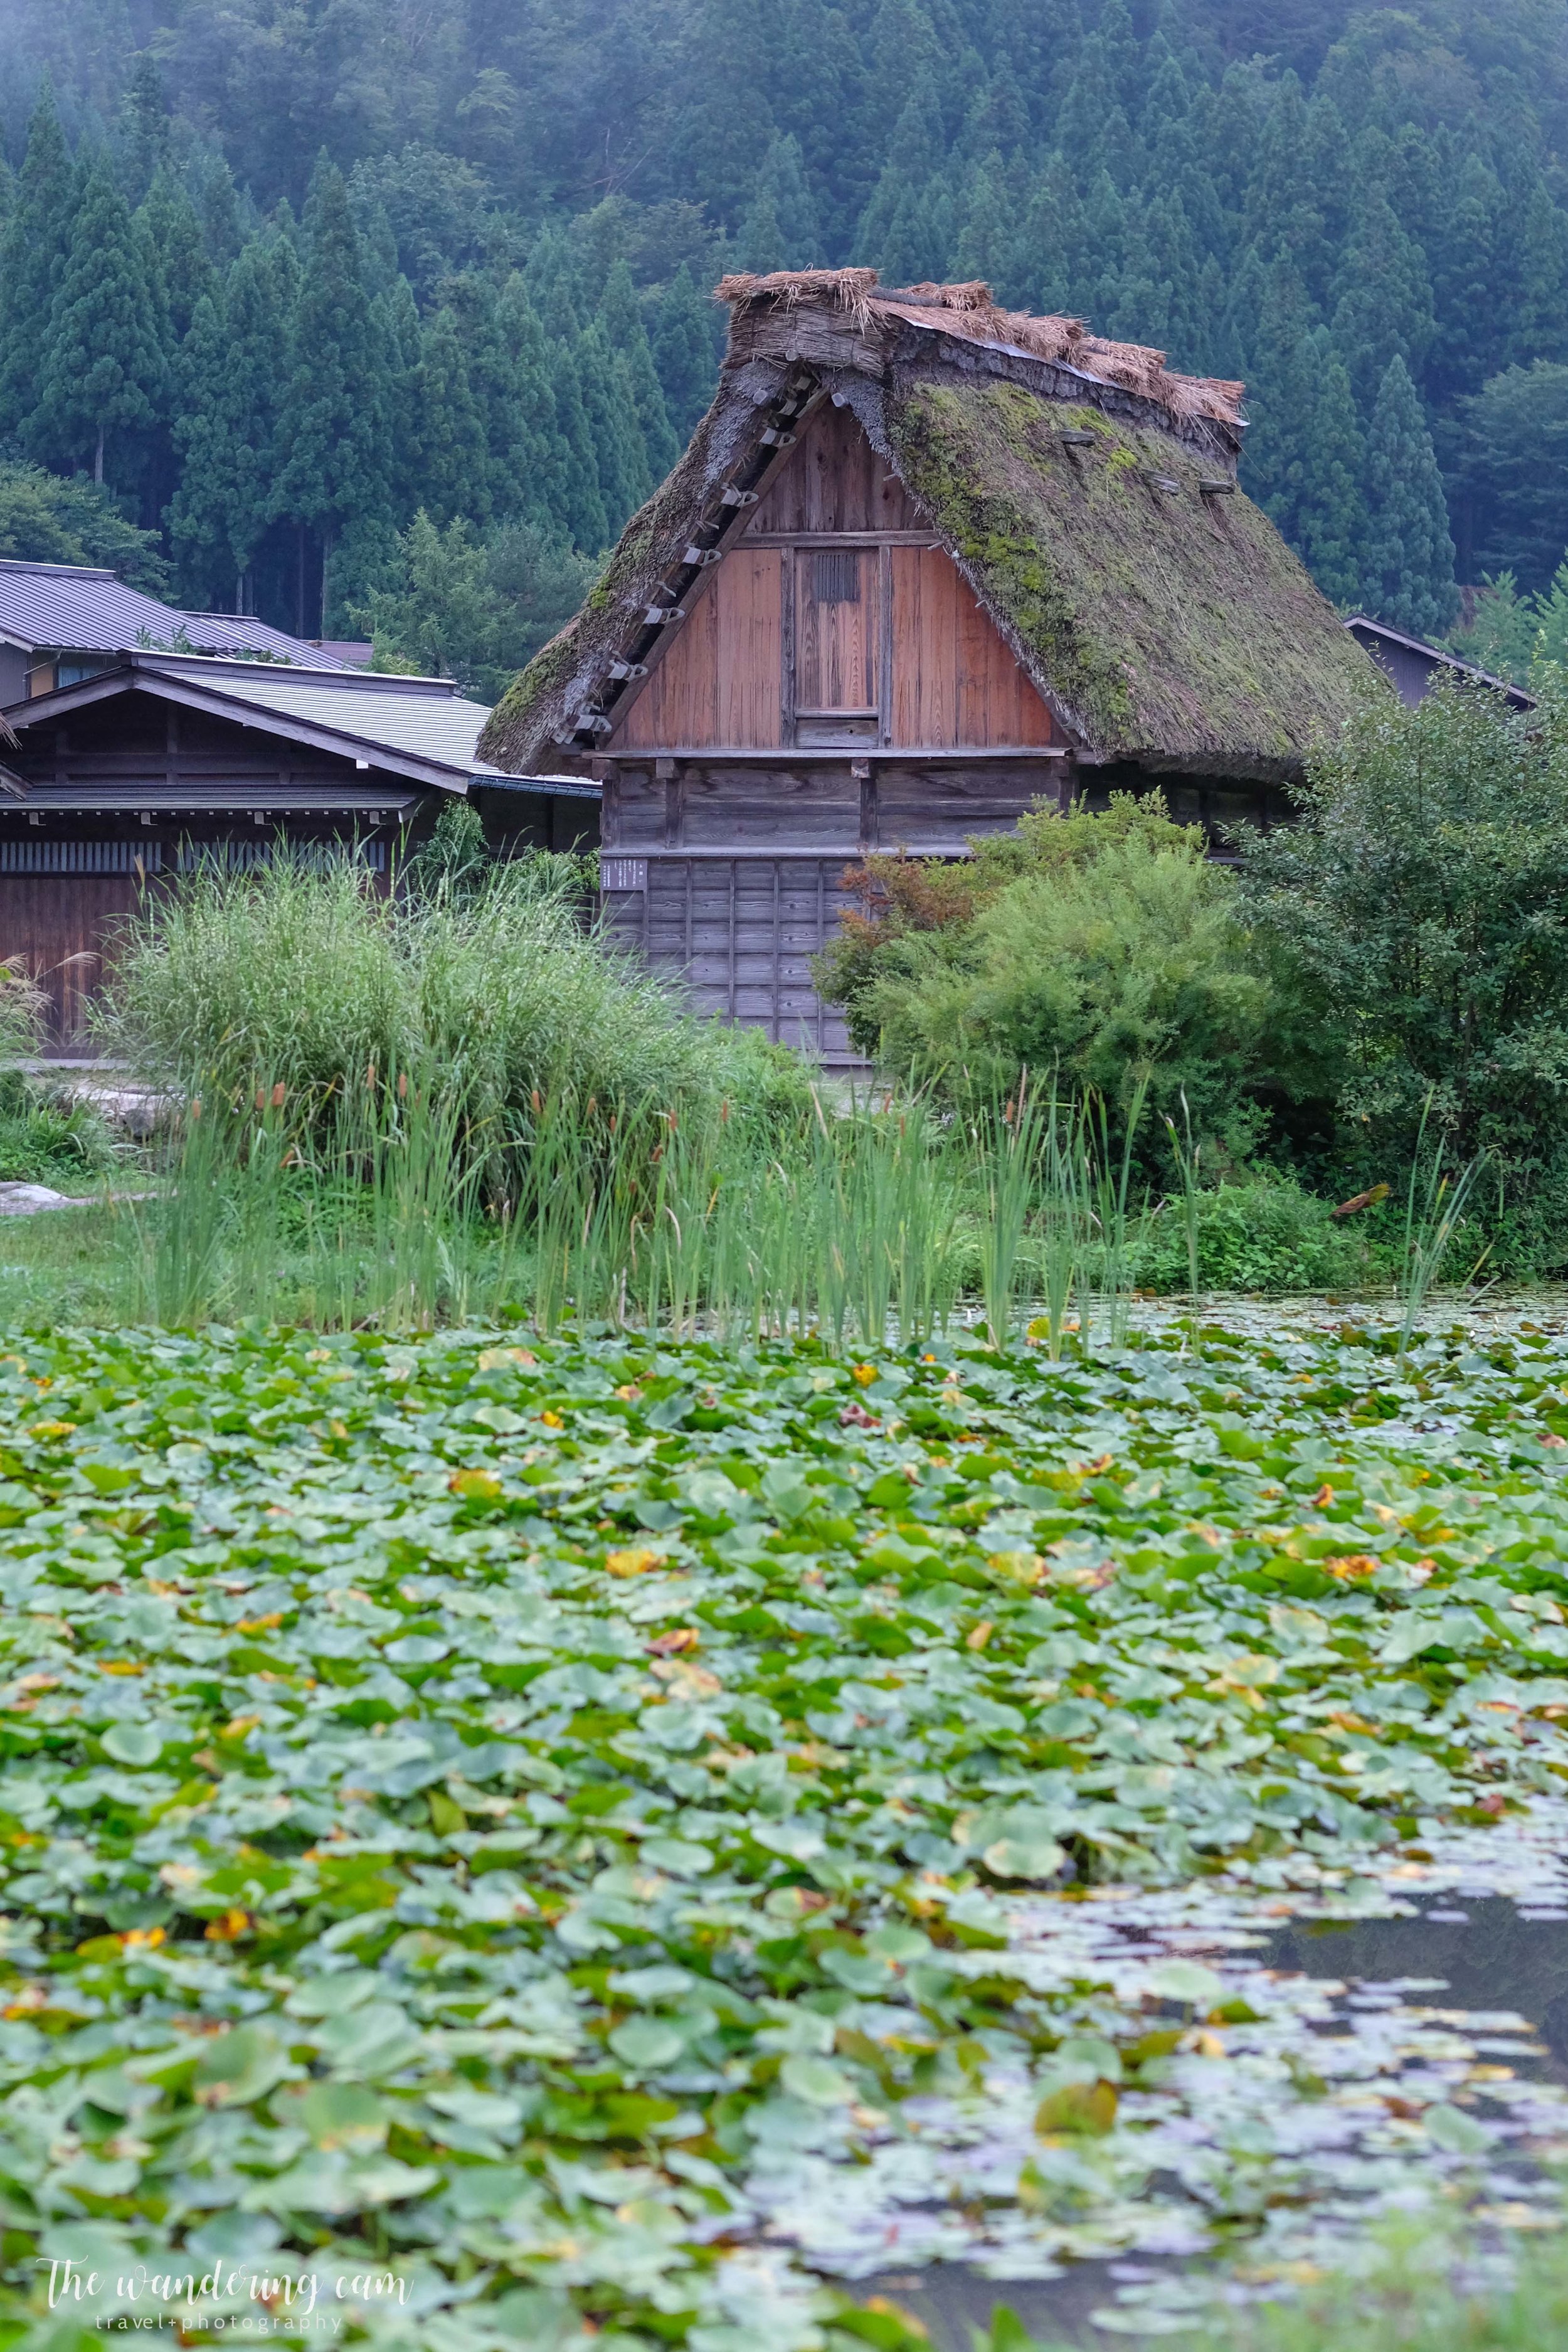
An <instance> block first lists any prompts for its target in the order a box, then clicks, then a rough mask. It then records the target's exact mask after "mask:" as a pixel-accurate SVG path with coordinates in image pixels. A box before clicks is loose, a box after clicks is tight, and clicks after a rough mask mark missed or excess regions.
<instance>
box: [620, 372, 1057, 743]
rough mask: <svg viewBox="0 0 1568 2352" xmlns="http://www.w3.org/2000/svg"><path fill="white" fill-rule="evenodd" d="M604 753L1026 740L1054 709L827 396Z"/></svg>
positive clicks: (1045, 726) (1045, 733)
mask: <svg viewBox="0 0 1568 2352" xmlns="http://www.w3.org/2000/svg"><path fill="white" fill-rule="evenodd" d="M686 615H687V617H686V619H685V621H684V622H683V623H682V624H680V625H679V627H677V628H675V629H672V630H671V631H669V632H668V634H667V635H666V637H665V639H664V641H663V643H662V645H661V646H660V647H659V648H658V654H657V656H656V658H655V659H654V661H653V662H652V663H651V664H650V666H649V667H650V674H649V677H648V678H647V683H646V684H645V685H643V686H642V687H641V688H640V689H639V690H638V692H637V698H636V699H635V700H634V701H633V702H632V704H631V706H630V708H629V709H628V710H627V711H626V716H625V718H624V719H622V721H621V724H620V726H619V728H618V729H617V730H616V734H615V736H614V737H613V738H612V739H611V740H610V742H609V743H608V744H607V745H606V747H605V748H606V750H608V751H612V752H616V751H656V752H668V753H673V754H677V755H679V753H682V752H688V751H704V752H723V751H777V750H789V749H793V748H802V749H817V750H820V749H827V748H833V747H843V748H845V749H847V750H851V751H852V750H854V749H855V748H857V747H858V746H861V745H864V746H866V747H868V748H877V749H882V750H887V749H896V750H900V751H953V750H963V749H966V748H973V749H975V750H987V751H994V750H997V749H1013V748H1016V749H1020V750H1025V749H1033V748H1037V747H1040V746H1044V745H1048V744H1049V743H1051V741H1052V740H1053V733H1052V723H1051V718H1050V714H1049V712H1048V711H1047V709H1046V706H1045V704H1044V703H1043V702H1042V701H1041V699H1040V698H1039V696H1038V695H1037V692H1036V691H1035V688H1034V687H1033V686H1032V685H1031V683H1030V681H1029V680H1028V678H1027V677H1026V676H1025V674H1024V672H1023V671H1022V670H1021V669H1020V668H1019V667H1018V664H1017V663H1016V660H1015V659H1014V657H1013V655H1012V653H1011V651H1010V650H1009V648H1008V646H1007V645H1006V644H1005V641H1004V639H1003V637H1002V636H1001V635H1000V633H999V632H998V631H997V629H996V628H995V626H994V624H993V623H992V622H991V621H990V619H989V618H988V617H987V615H986V614H984V612H983V611H982V609H981V607H980V605H979V604H978V603H977V601H976V599H975V597H974V595H973V592H972V591H971V589H970V588H969V586H968V583H966V582H965V581H964V579H963V575H962V573H961V572H959V570H958V568H957V566H956V565H955V564H954V563H953V562H952V558H951V557H950V556H949V555H948V554H947V552H946V551H945V550H944V549H943V548H942V547H941V546H940V545H938V544H937V542H936V541H935V540H934V538H933V536H932V534H931V530H930V527H929V525H926V524H923V523H922V522H921V518H920V516H919V513H918V511H917V509H915V506H914V504H913V501H912V500H911V499H910V497H909V494H908V492H907V491H906V490H905V488H904V486H903V484H902V482H901V481H900V479H899V478H898V476H897V475H896V474H895V473H894V472H893V471H892V470H891V468H890V467H888V466H887V465H886V464H885V462H884V461H883V460H882V459H881V458H880V457H878V455H877V453H876V451H875V450H874V449H873V448H872V446H871V444H870V442H869V441H868V439H867V437H866V435H865V433H864V432H863V431H862V429H861V427H860V425H859V424H858V420H857V419H856V418H855V416H854V415H853V414H852V413H851V412H850V411H849V410H848V409H847V408H835V407H834V406H833V405H832V404H831V402H828V401H824V402H822V403H820V404H818V406H817V407H816V408H815V409H814V410H813V411H812V413H811V415H809V416H808V418H807V419H806V420H805V425H804V426H803V429H802V432H801V435H800V438H799V441H798V444H797V446H795V448H794V449H792V450H791V451H790V453H789V455H788V457H786V458H785V459H784V462H783V464H782V465H781V466H780V467H779V469H778V471H777V473H776V474H775V475H774V476H773V480H772V481H771V482H770V483H769V485H768V487H767V488H766V489H765V490H764V491H763V496H762V498H761V499H760V500H759V503H758V505H757V508H756V510H755V512H754V514H753V515H752V519H751V522H750V524H749V526H748V528H747V530H745V531H744V533H743V534H742V536H741V537H740V538H739V539H738V540H737V541H735V542H733V543H732V545H731V548H730V550H729V551H728V552H727V553H726V554H725V555H724V557H723V559H722V561H721V562H719V563H717V564H715V565H714V566H713V567H712V569H711V570H710V572H707V573H706V574H705V575H704V577H703V578H702V579H701V581H700V583H699V584H698V586H697V587H696V589H695V590H694V591H693V592H691V593H689V595H688V597H687V600H686Z"/></svg>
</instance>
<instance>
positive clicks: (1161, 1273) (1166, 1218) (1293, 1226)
mask: <svg viewBox="0 0 1568 2352" xmlns="http://www.w3.org/2000/svg"><path fill="white" fill-rule="evenodd" d="M1374 1214H1375V1213H1374ZM1393 1217H1394V1213H1393V1212H1392V1211H1389V1210H1386V1209H1385V1210H1384V1211H1383V1212H1382V1213H1381V1215H1375V1221H1374V1222H1370V1223H1369V1222H1365V1221H1358V1222H1357V1223H1353V1224H1352V1223H1350V1222H1348V1221H1347V1222H1344V1223H1335V1222H1334V1218H1333V1211H1332V1208H1331V1204H1330V1203H1329V1202H1327V1201H1325V1200H1321V1199H1319V1198H1318V1197H1317V1196H1316V1195H1315V1194H1313V1193H1311V1192H1304V1191H1303V1190H1302V1188H1301V1186H1300V1184H1298V1183H1297V1182H1295V1181H1294V1180H1293V1179H1291V1178H1290V1177H1289V1176H1273V1175H1269V1174H1265V1173H1259V1174H1258V1175H1256V1176H1251V1177H1248V1178H1247V1179H1246V1180H1245V1181H1238V1182H1236V1183H1226V1184H1219V1185H1216V1186H1215V1188H1214V1190H1213V1191H1211V1192H1200V1193H1199V1194H1198V1196H1197V1235H1198V1278H1199V1280H1200V1282H1201V1283H1202V1285H1203V1286H1204V1288H1205V1290H1215V1291H1238V1290H1243V1291H1245V1290H1261V1291H1268V1292H1274V1293H1283V1294H1287V1295H1289V1293H1292V1292H1300V1291H1309V1290H1353V1289H1356V1288H1358V1287H1359V1286H1361V1285H1363V1284H1364V1283H1368V1282H1374V1281H1382V1280H1386V1279H1387V1277H1388V1275H1389V1273H1390V1272H1391V1270H1392V1266H1393V1251H1394V1244H1393V1243H1392V1242H1391V1241H1390V1240H1389V1238H1388V1234H1389V1233H1390V1231H1391V1230H1392V1223H1393ZM1137 1270H1138V1281H1139V1284H1140V1286H1142V1288H1143V1289H1146V1290H1157V1291H1162V1292H1170V1291H1183V1290H1185V1289H1186V1287H1187V1286H1188V1280H1189V1270H1188V1259H1187V1237H1186V1231H1185V1227H1184V1224H1183V1223H1182V1218H1181V1213H1180V1210H1179V1208H1178V1206H1177V1205H1176V1203H1175V1202H1167V1203H1166V1205H1165V1207H1164V1208H1163V1210H1162V1211H1161V1212H1160V1213H1159V1214H1158V1215H1157V1216H1156V1217H1155V1218H1154V1219H1153V1221H1152V1223H1151V1224H1150V1226H1149V1229H1148V1233H1147V1235H1146V1238H1145V1240H1144V1243H1143V1245H1142V1249H1141V1250H1140V1251H1139V1254H1138V1260H1137Z"/></svg>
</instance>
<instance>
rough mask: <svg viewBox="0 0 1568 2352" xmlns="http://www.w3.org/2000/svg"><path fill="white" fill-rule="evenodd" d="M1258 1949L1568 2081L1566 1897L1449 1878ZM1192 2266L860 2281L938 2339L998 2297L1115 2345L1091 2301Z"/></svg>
mask: <svg viewBox="0 0 1568 2352" xmlns="http://www.w3.org/2000/svg"><path fill="white" fill-rule="evenodd" d="M1253 1958H1254V1959H1255V1961H1256V1960H1261V1961H1264V1962H1266V1963H1267V1965H1268V1967H1270V1968H1271V1969H1276V1970H1278V1971H1279V1974H1280V1975H1281V1976H1302V1977H1308V1978H1311V1979H1317V1980H1319V1981H1328V1982H1332V1983H1334V1984H1336V1985H1337V1986H1341V1987H1342V1989H1343V1990H1342V1994H1341V1995H1340V1996H1339V1998H1338V2000H1337V2002H1336V2007H1337V2008H1338V2010H1339V2011H1340V2014H1341V2017H1342V2021H1343V2024H1344V2027H1345V2029H1346V2030H1347V2031H1353V2030H1354V2026H1355V2024H1356V2022H1357V2021H1362V2020H1365V2019H1367V2018H1368V2016H1369V2013H1373V2014H1375V2013H1377V2012H1383V2013H1386V2012H1389V2011H1401V2012H1405V2013H1406V2014H1409V2013H1411V2012H1413V2011H1415V2010H1417V2009H1419V2010H1422V2011H1425V2012H1426V2015H1427V2016H1428V2017H1430V2016H1432V2015H1433V2014H1434V2013H1436V2014H1439V2015H1447V2016H1451V2017H1452V2018H1453V2019H1454V2021H1455V2023H1456V2024H1458V2023H1459V2022H1460V2021H1461V2018H1462V2019H1463V2024H1464V2029H1465V2031H1466V2032H1468V2034H1469V2035H1470V2037H1471V2040H1472V2042H1473V2047H1474V2050H1475V2053H1476V2054H1477V2055H1478V2056H1480V2055H1485V2054H1492V2055H1495V2056H1498V2057H1507V2059H1508V2060H1509V2062H1510V2068H1511V2071H1512V2072H1513V2073H1514V2074H1516V2075H1518V2076H1519V2077H1521V2078H1523V2079H1525V2080H1531V2079H1533V2080H1535V2081H1538V2082H1542V2083H1550V2084H1560V2085H1563V2086H1564V2087H1568V1907H1559V1906H1558V1905H1557V1904H1554V1903H1552V1902H1551V1901H1550V1900H1541V1899H1539V1898H1538V1899H1537V1901H1536V1902H1535V1903H1534V1904H1533V1905H1531V1904H1530V1903H1529V1902H1528V1901H1526V1902H1524V1903H1522V1904H1521V1903H1516V1902H1514V1901H1511V1900H1510V1899H1508V1898H1507V1897H1505V1896H1502V1895H1497V1894H1494V1893H1492V1892H1491V1891H1490V1890H1489V1889H1488V1888H1485V1887H1481V1886H1477V1887H1474V1888H1471V1887H1467V1886H1464V1885H1460V1886H1458V1887H1455V1886H1452V1885H1450V1886H1447V1887H1445V1888H1444V1889H1443V1890H1442V1891H1441V1892H1436V1893H1434V1894H1431V1895H1426V1899H1425V1900H1424V1902H1423V1905H1422V1908H1421V1909H1420V1910H1419V1911H1418V1912H1417V1913H1415V1915H1414V1916H1405V1917H1397V1918H1358V1919H1352V1920H1348V1921H1335V1920H1331V1919H1322V1918H1296V1919H1292V1920H1291V1921H1290V1922H1289V1924H1288V1925H1286V1926H1283V1927H1279V1928H1276V1929H1273V1930H1272V1932H1270V1933H1269V1935H1268V1937H1267V1939H1266V1941H1265V1943H1264V1947H1263V1948H1261V1949H1259V1950H1258V1951H1257V1952H1256V1953H1255V1954H1254V1955H1253ZM1520 2020H1522V2021H1524V2023H1526V2024H1527V2025H1529V2026H1531V2027H1532V2028H1533V2029H1534V2030H1535V2033H1536V2035H1538V2036H1539V2043H1538V2044H1537V2045H1534V2046H1532V2045H1529V2044H1524V2043H1521V2040H1520V2037H1519V2033H1518V2030H1517V2021H1520ZM1183 2269H1184V2264H1183V2263H1180V2262H1179V2261H1170V2260H1167V2261H1162V2260H1161V2259H1160V2258H1159V2256H1158V2255H1154V2256H1149V2255H1142V2256H1140V2257H1137V2258H1130V2259H1128V2260H1124V2261H1114V2262H1092V2261H1090V2262H1082V2263H1074V2264H1072V2265H1070V2266H1069V2267H1068V2269H1067V2270H1066V2271H1065V2272H1064V2273H1062V2274H1061V2275H1060V2276H1058V2277H1057V2278H1054V2279H1022V2278H1011V2279H1004V2280H999V2279H996V2278H987V2277H984V2276H983V2275H982V2274H981V2273H979V2271H977V2270H975V2269H973V2268H971V2267H970V2266H969V2265H968V2264H965V2263H932V2264H931V2265H930V2266H929V2267H928V2268H926V2269H923V2270H921V2271H906V2270H899V2271H894V2270H889V2271H887V2272H884V2273H881V2274H880V2275H879V2276H878V2277H875V2278H863V2279H860V2280H858V2281H857V2282H856V2285H855V2291H856V2293H857V2294H859V2295H862V2296H864V2295H870V2294H879V2295H884V2296H886V2297H887V2298H888V2299H889V2301H890V2302H892V2303H895V2304H897V2305H899V2306H900V2308H901V2309H902V2310H904V2311H906V2312H908V2313H909V2314H910V2315H911V2316H913V2317H914V2318H916V2319H918V2320H920V2321H921V2324H922V2325H923V2326H925V2328H926V2329H927V2331H928V2333H929V2334H930V2336H931V2343H932V2345H933V2347H936V2352H971V2347H972V2345H973V2335H972V2331H973V2330H976V2329H978V2330H980V2331H982V2332H984V2330H985V2329H987V2328H988V2327H989V2326H990V2323H991V2319H992V2315H993V2313H994V2310H995V2309H996V2307H997V2306H998V2305H1006V2306H1008V2307H1009V2308H1010V2309H1011V2310H1013V2311H1015V2312H1016V2314H1017V2315H1018V2316H1019V2318H1020V2319H1022V2320H1023V2322H1024V2323H1025V2325H1026V2326H1027V2327H1028V2328H1029V2329H1030V2330H1031V2332H1032V2333H1033V2334H1034V2335H1035V2336H1037V2337H1038V2338H1039V2339H1040V2341H1041V2342H1042V2343H1043V2344H1050V2345H1053V2346H1062V2347H1068V2346H1073V2347H1077V2346H1082V2347H1099V2352H1110V2345H1111V2344H1112V2343H1113V2342H1115V2341H1118V2340H1122V2341H1124V2340H1126V2339H1125V2338H1124V2337H1117V2336H1108V2335H1107V2334H1106V2333H1104V2332H1103V2331H1102V2330H1101V2328H1100V2327H1099V2326H1096V2325H1095V2321H1094V2316H1093V2315H1094V2314H1096V2313H1097V2312H1099V2313H1101V2314H1103V2313H1104V2312H1105V2310H1106V2308H1107V2306H1108V2305H1112V2304H1118V2305H1121V2306H1122V2307H1123V2309H1125V2307H1126V2305H1127V2304H1128V2302H1129V2301H1130V2300H1131V2302H1134V2303H1136V2302H1138V2301H1141V2300H1142V2299H1143V2297H1144V2296H1145V2295H1148V2294H1151V2292H1152V2294H1153V2296H1154V2297H1155V2299H1157V2300H1163V2299H1164V2296H1165V2294H1166V2284H1163V2283H1169V2284H1174V2282H1175V2281H1176V2279H1177V2278H1178V2276H1179V2274H1180V2273H1181V2272H1182V2271H1183ZM1178 2292H1179V2290H1178ZM1182 2340H1183V2341H1184V2342H1189V2343H1190V2342H1192V2341H1193V2338H1191V2337H1188V2336H1184V2337H1183V2339H1182ZM1198 2340H1199V2341H1201V2340H1202V2337H1201V2332H1200V2335H1199V2336H1198Z"/></svg>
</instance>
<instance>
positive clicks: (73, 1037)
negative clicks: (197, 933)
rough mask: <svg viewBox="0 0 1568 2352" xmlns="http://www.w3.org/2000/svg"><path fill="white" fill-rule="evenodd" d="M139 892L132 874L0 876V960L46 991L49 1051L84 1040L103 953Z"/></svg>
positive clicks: (99, 980)
mask: <svg viewBox="0 0 1568 2352" xmlns="http://www.w3.org/2000/svg"><path fill="white" fill-rule="evenodd" d="M141 888H142V886H141V884H140V882H139V881H138V879H137V877H136V876H135V875H134V874H27V875H22V874H4V875H0V960H4V961H5V962H7V963H9V962H11V961H13V960H15V961H16V962H18V963H19V964H21V965H22V967H23V968H24V969H25V970H26V971H27V972H28V973H29V974H30V975H31V977H32V978H33V979H35V980H36V981H37V982H38V984H39V986H40V987H41V988H42V990H43V992H44V995H45V998H46V999H47V1006H48V1011H47V1032H48V1034H47V1043H48V1044H49V1045H52V1046H54V1047H56V1048H59V1047H61V1046H67V1045H74V1044H76V1043H77V1042H78V1041H79V1039H80V1037H81V1034H82V1032H83V1030H84V1027H85V1024H86V1014H87V1005H88V1000H89V997H91V996H93V995H94V994H95V993H96V992H97V990H98V989H99V987H100V983H101V981H102V977H103V962H104V950H105V948H106V945H107V946H110V947H111V946H112V939H113V933H114V930H115V929H116V928H117V927H118V924H119V922H120V921H121V919H123V918H124V917H126V916H127V915H130V914H131V913H132V912H133V910H134V908H135V907H136V905H137V903H138V900H139V898H140V896H141Z"/></svg>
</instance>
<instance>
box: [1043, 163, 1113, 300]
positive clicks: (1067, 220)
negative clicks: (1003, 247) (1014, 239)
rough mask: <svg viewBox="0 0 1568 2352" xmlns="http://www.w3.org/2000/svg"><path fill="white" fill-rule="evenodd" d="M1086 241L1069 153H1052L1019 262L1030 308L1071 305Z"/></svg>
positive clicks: (1076, 182)
mask: <svg viewBox="0 0 1568 2352" xmlns="http://www.w3.org/2000/svg"><path fill="white" fill-rule="evenodd" d="M1112 193H1114V191H1113V192H1112ZM1083 241H1084V226H1083V200H1082V197H1081V195H1080V194H1079V185H1078V181H1077V179H1076V177H1075V175H1074V173H1073V172H1072V169H1071V167H1070V165H1069V164H1068V161H1067V158H1066V156H1065V155H1059V154H1053V155H1052V156H1051V157H1050V158H1049V160H1048V161H1047V164H1046V168H1045V171H1044V173H1042V174H1041V176H1040V178H1039V179H1038V180H1037V182H1036V184H1035V185H1034V188H1033V190H1032V192H1031V194H1030V195H1029V197H1028V200H1027V203H1026V207H1025V209H1024V213H1023V235H1022V237H1021V239H1020V262H1021V265H1022V267H1023V268H1024V269H1025V271H1026V273H1027V274H1026V276H1025V279H1024V285H1023V301H1024V305H1025V307H1026V309H1032V310H1037V311H1039V312H1041V313H1043V315H1044V316H1046V317H1047V318H1059V317H1060V316H1061V314H1062V313H1063V312H1064V311H1066V310H1068V309H1069V308H1070V306H1071V304H1072V301H1073V284H1074V281H1073V274H1072V260H1073V257H1074V256H1075V255H1076V254H1078V252H1079V250H1080V249H1081V247H1082V245H1083ZM1031 263H1032V264H1033V267H1032V268H1030V264H1031Z"/></svg>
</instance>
